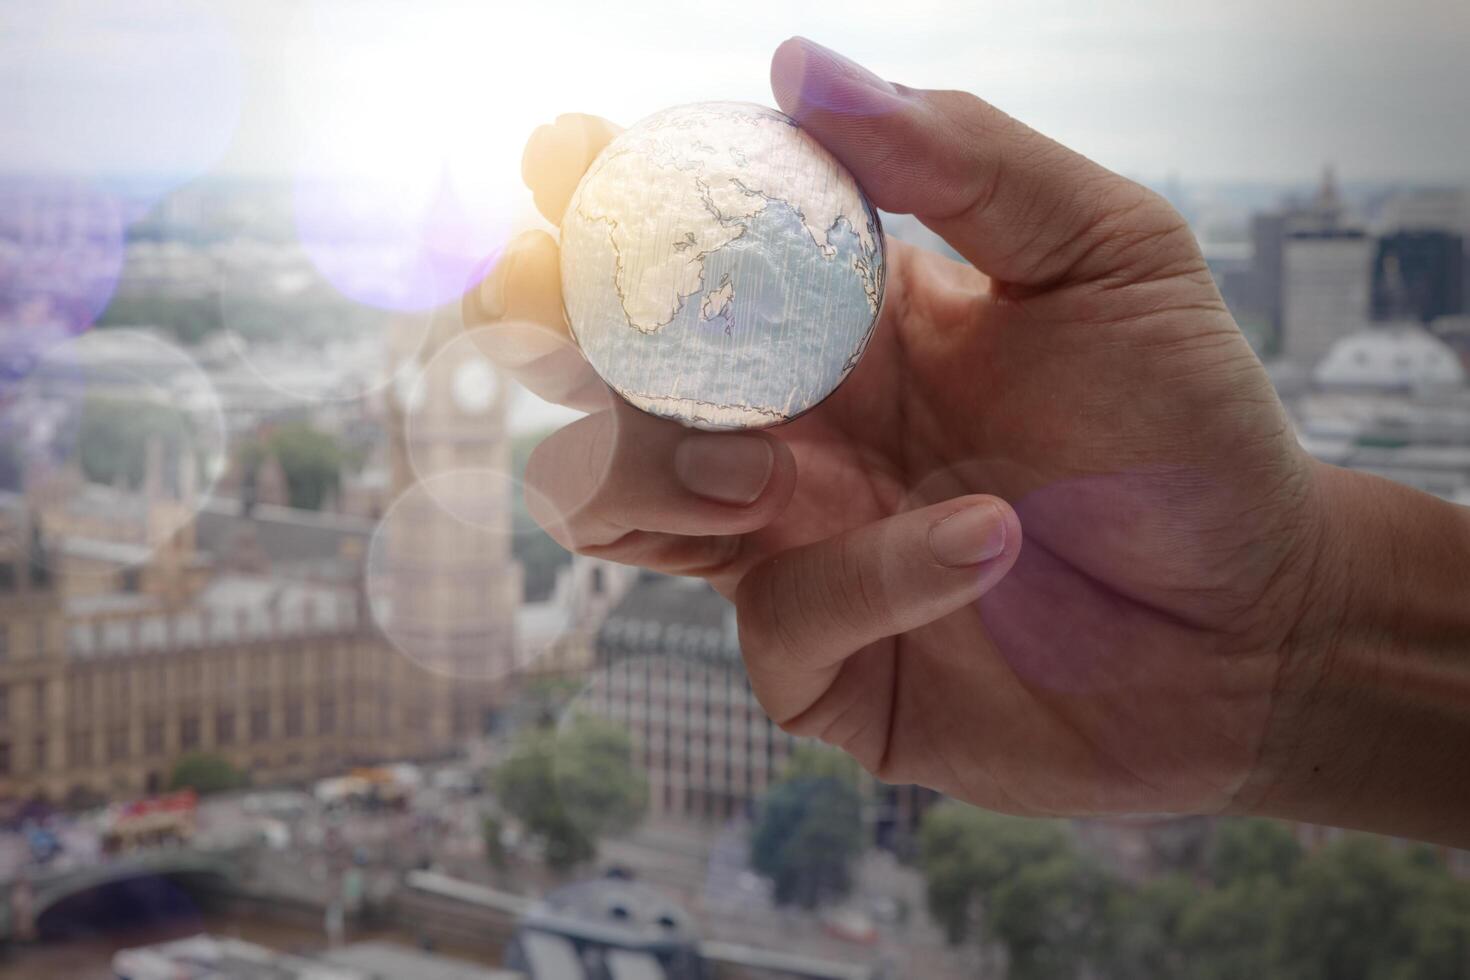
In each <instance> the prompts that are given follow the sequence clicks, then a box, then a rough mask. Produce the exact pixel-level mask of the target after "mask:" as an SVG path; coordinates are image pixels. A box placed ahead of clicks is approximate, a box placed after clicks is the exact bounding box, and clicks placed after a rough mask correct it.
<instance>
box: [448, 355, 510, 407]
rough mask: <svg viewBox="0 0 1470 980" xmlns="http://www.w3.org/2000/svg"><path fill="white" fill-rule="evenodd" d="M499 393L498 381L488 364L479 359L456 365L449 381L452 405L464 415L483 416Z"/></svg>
mask: <svg viewBox="0 0 1470 980" xmlns="http://www.w3.org/2000/svg"><path fill="white" fill-rule="evenodd" d="M499 393H500V379H499V378H497V377H496V376H495V371H494V369H492V368H491V367H490V365H489V364H488V363H486V362H485V361H484V360H482V359H480V358H475V359H474V360H470V361H465V362H464V363H463V364H459V365H456V366H455V368H454V374H453V376H452V377H451V378H450V381H449V394H450V396H451V397H452V398H453V399H454V405H455V407H456V408H458V409H459V410H460V411H461V412H463V413H464V414H466V415H484V414H485V413H486V412H488V411H490V408H491V406H492V405H494V404H495V397H496V396H497V395H498V394H499Z"/></svg>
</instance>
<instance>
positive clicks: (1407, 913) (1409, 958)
mask: <svg viewBox="0 0 1470 980" xmlns="http://www.w3.org/2000/svg"><path fill="white" fill-rule="evenodd" d="M1466 887H1470V886H1466V885H1464V884H1463V883H1459V882H1455V881H1453V880H1452V879H1451V878H1450V877H1449V873H1448V872H1447V871H1446V870H1445V869H1444V867H1443V866H1442V865H1440V864H1439V863H1438V862H1437V861H1435V860H1432V859H1431V860H1427V861H1426V860H1424V859H1423V857H1422V856H1421V854H1420V853H1418V852H1417V851H1405V850H1402V849H1397V848H1394V847H1393V846H1391V845H1390V844H1389V842H1387V841H1386V840H1384V839H1383V838H1379V837H1369V836H1365V835H1352V836H1349V837H1344V838H1343V839H1341V840H1338V841H1334V842H1333V843H1332V844H1329V845H1328V846H1326V847H1324V848H1322V850H1320V851H1318V852H1317V853H1316V854H1313V855H1312V856H1311V857H1310V858H1309V859H1307V860H1306V861H1304V862H1303V863H1302V865H1301V867H1300V869H1299V871H1298V873H1297V876H1296V881H1295V882H1294V884H1293V887H1292V888H1291V889H1290V891H1289V893H1288V894H1287V896H1286V899H1285V902H1284V903H1283V908H1282V914H1281V916H1280V917H1279V918H1278V920H1277V927H1276V929H1275V930H1274V934H1273V943H1272V954H1273V956H1274V958H1275V961H1276V962H1275V971H1274V972H1273V974H1272V975H1273V976H1279V977H1281V978H1283V980H1391V978H1397V977H1400V976H1431V975H1435V974H1432V973H1424V972H1422V970H1421V966H1424V968H1426V969H1427V968H1428V965H1427V964H1423V963H1422V960H1423V958H1424V957H1426V956H1432V957H1434V958H1436V959H1438V958H1439V957H1440V956H1442V954H1443V947H1442V946H1441V943H1442V942H1443V941H1444V939H1443V938H1442V937H1452V936H1453V935H1454V932H1455V928H1454V926H1453V923H1452V922H1451V923H1449V924H1448V925H1449V927H1448V928H1445V927H1443V926H1442V925H1441V924H1438V923H1435V922H1433V919H1434V918H1437V917H1438V916H1439V915H1441V914H1443V915H1445V916H1447V917H1449V918H1450V919H1452V920H1453V918H1454V916H1455V913H1454V912H1453V911H1452V910H1454V909H1456V908H1458V909H1460V910H1462V912H1463V910H1464V909H1465V905H1464V904H1463V901H1462V899H1459V898H1457V897H1456V895H1455V892H1456V890H1461V891H1463V890H1464V889H1465V888H1466ZM1426 896H1429V897H1430V899H1432V900H1434V901H1437V902H1438V903H1439V904H1438V908H1439V911H1438V912H1436V911H1435V907H1434V906H1432V905H1431V904H1430V901H1428V900H1426ZM1426 917H1428V918H1429V919H1430V921H1429V923H1428V924H1427V928H1426V927H1425V926H1424V925H1423V924H1424V923H1425V920H1426ZM1458 921H1459V923H1460V925H1459V928H1460V929H1461V930H1464V929H1465V927H1466V925H1467V924H1470V923H1467V922H1466V920H1465V918H1464V916H1463V914H1461V915H1460V917H1459V920H1458ZM1462 935H1463V932H1462ZM1426 941H1428V942H1430V943H1431V947H1432V948H1430V949H1423V948H1421V947H1420V943H1422V942H1426ZM1450 941H1451V942H1453V940H1450ZM1434 947H1438V948H1434ZM1453 969H1454V971H1455V972H1451V973H1448V974H1440V975H1444V976H1450V977H1461V978H1463V977H1467V976H1470V963H1466V962H1464V961H1462V962H1460V963H1459V964H1458V965H1457V966H1456V967H1454V968H1453ZM1415 971H1418V972H1415Z"/></svg>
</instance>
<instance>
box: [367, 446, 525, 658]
mask: <svg viewBox="0 0 1470 980" xmlns="http://www.w3.org/2000/svg"><path fill="white" fill-rule="evenodd" d="M519 492H521V488H520V487H519V486H518V484H517V483H516V481H515V480H514V479H513V478H512V477H511V476H510V475H509V474H508V473H505V472H501V471H497V470H491V469H478V470H450V471H444V472H439V473H436V474H434V475H433V476H430V477H428V478H426V479H424V480H422V481H421V482H419V483H416V484H414V485H413V486H411V487H410V488H409V489H408V490H406V491H404V493H403V494H402V495H401V496H400V497H399V498H398V499H397V500H395V501H394V502H393V504H392V506H390V507H389V508H388V512H387V513H386V514H384V515H383V519H382V520H381V521H380V522H379V524H378V527H377V529H376V530H375V531H374V532H373V538H372V541H371V543H370V545H369V548H368V556H367V567H366V569H365V572H364V575H365V580H366V591H367V598H368V606H369V609H370V610H371V612H372V615H373V619H374V620H375V621H376V622H377V624H378V627H379V628H380V629H381V630H382V631H383V634H384V635H385V636H386V637H387V638H388V639H389V641H390V642H391V643H392V644H393V645H394V646H395V647H396V648H397V649H398V651H399V652H400V653H402V654H403V655H404V656H405V657H407V658H408V659H409V660H411V661H413V662H414V663H416V664H418V665H419V666H421V667H424V668H425V669H427V670H431V671H433V672H435V673H438V674H442V675H446V676H450V677H460V678H466V679H470V678H473V679H478V680H493V679H498V678H502V677H505V676H508V675H509V674H510V673H511V672H513V671H514V670H516V669H518V668H519V667H521V666H523V665H522V664H520V663H518V652H519V651H518V648H517V644H516V636H515V622H516V608H517V607H518V606H519V604H520V601H521V580H520V575H519V574H517V570H516V566H515V565H514V564H513V563H512V554H513V552H512V547H513V543H514V540H515V538H516V537H517V535H525V534H532V533H539V532H538V531H536V530H535V529H534V528H533V527H530V526H527V525H526V524H524V523H518V522H517V521H516V520H515V517H514V514H513V501H514V499H515V497H516V495H517V494H518V493H519Z"/></svg>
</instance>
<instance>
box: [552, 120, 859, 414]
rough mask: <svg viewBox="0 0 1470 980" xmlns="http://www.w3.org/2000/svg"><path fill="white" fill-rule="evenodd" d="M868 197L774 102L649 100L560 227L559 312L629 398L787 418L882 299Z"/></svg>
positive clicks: (838, 371) (854, 347)
mask: <svg viewBox="0 0 1470 980" xmlns="http://www.w3.org/2000/svg"><path fill="white" fill-rule="evenodd" d="M885 273H886V256H885V252H884V243H883V230H882V226H881V224H880V222H879V219H878V212H877V210H876V209H874V208H873V206H872V205H871V204H870V203H869V202H868V200H867V198H866V196H865V195H864V194H863V192H862V189H861V188H860V187H859V186H858V183H857V181H856V179H854V178H853V176H852V174H851V173H849V172H848V170H847V168H846V167H844V166H843V165H842V164H841V162H839V161H838V160H837V158H836V157H834V156H832V154H831V153H830V152H829V151H828V150H827V149H826V148H825V147H823V146H822V145H821V144H820V143H818V142H817V141H816V140H815V139H814V138H813V137H812V136H810V135H809V134H807V133H806V132H805V131H804V130H802V129H801V127H800V126H799V125H797V123H796V121H795V120H793V119H791V118H790V117H789V116H786V115H784V114H782V113H780V112H777V111H776V110H774V109H768V108H766V107H764V106H759V105H755V104H751V103H741V102H708V103H696V104H692V105H684V106H677V107H675V108H672V109H666V110H664V111H662V112H659V113H656V114H654V115H652V116H650V117H648V118H647V119H644V120H643V121H642V122H640V123H638V124H637V125H635V126H633V127H632V128H631V129H629V130H627V131H625V132H623V133H622V134H621V135H619V136H618V137H617V138H616V139H614V140H613V141H612V142H611V143H609V144H608V145H607V147H606V148H604V149H603V151H602V153H601V154H600V155H599V156H598V157H597V159H596V160H594V161H593V163H592V165H591V166H590V167H588V169H587V172H586V174H584V175H583V177H582V180H581V183H579V184H578V185H577V189H576V191H575V192H574V193H573V195H572V198H571V201H570V203H569V204H568V205H567V210H566V214H565V216H564V217H563V219H562V225H561V278H562V293H563V297H564V303H565V306H566V315H567V321H568V324H569V326H570V328H571V331H572V335H573V336H574V337H575V338H576V341H577V344H578V345H579V346H580V347H581V349H582V352H583V354H584V355H585V356H586V358H587V360H588V362H589V363H590V364H591V365H592V368H593V369H594V370H595V371H596V372H597V373H598V375H600V376H601V377H602V379H603V380H604V381H605V382H607V384H608V386H609V387H611V388H612V389H613V391H615V392H616V393H617V394H618V395H619V396H620V397H622V398H623V399H624V400H625V401H627V402H628V403H629V404H631V405H633V406H635V407H636V408H640V409H642V410H644V411H646V412H649V413H651V414H654V415H658V416H662V417H665V418H670V419H673V420H675V421H678V422H681V423H683V424H685V425H689V426H693V427H696V428H702V429H746V428H763V427H766V426H771V425H778V424H780V423H782V422H786V421H789V420H791V419H793V418H795V417H796V416H798V415H800V414H802V413H803V412H805V411H807V410H809V409H811V408H812V407H814V406H815V405H816V404H817V403H819V402H820V401H822V399H824V398H826V397H827V396H828V395H829V394H831V393H832V392H833V391H834V390H835V389H836V388H837V386H838V385H839V384H841V383H842V381H843V380H844V379H845V378H846V377H847V376H848V374H850V373H851V372H852V369H853V368H854V367H856V365H857V362H858V359H859V358H861V357H862V354H863V351H864V350H865V349H866V347H867V344H868V341H869V339H870V338H871V337H872V334H873V329H874V327H875V326H876V325H877V322H878V314H879V311H880V310H881V309H882V306H883V290H884V276H885Z"/></svg>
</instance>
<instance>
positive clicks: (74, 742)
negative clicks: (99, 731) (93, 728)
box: [66, 730, 92, 766]
mask: <svg viewBox="0 0 1470 980" xmlns="http://www.w3.org/2000/svg"><path fill="white" fill-rule="evenodd" d="M66 756H67V760H66V761H67V763H68V764H69V765H72V766H90V765H91V764H92V733H91V732H90V731H86V730H83V731H80V732H73V733H72V734H71V737H70V739H69V740H68V744H67V747H66Z"/></svg>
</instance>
